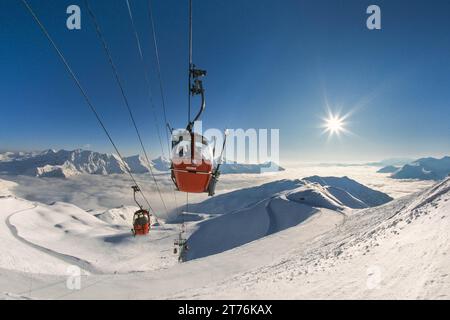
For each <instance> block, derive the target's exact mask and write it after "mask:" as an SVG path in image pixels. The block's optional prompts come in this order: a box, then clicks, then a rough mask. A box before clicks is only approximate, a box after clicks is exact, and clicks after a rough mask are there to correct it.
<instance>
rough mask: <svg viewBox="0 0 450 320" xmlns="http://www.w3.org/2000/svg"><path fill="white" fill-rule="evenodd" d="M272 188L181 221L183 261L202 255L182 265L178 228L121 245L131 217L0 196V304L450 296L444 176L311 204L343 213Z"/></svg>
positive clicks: (325, 195) (449, 193)
mask: <svg viewBox="0 0 450 320" xmlns="http://www.w3.org/2000/svg"><path fill="white" fill-rule="evenodd" d="M1 182H2V181H0V186H1V185H2V183H1ZM289 184H290V185H291V186H292V184H293V188H289ZM272 187H273V188H274V189H278V190H280V189H282V188H283V187H285V188H286V189H285V190H281V191H278V192H275V193H274V194H272V195H271V196H269V197H268V198H266V199H263V200H261V201H259V202H258V203H253V204H249V205H248V206H247V208H245V209H242V210H239V211H235V212H234V213H227V214H224V215H220V216H217V218H213V219H211V220H207V221H203V222H191V223H188V226H187V230H188V234H187V236H189V235H190V240H189V241H190V245H191V250H190V251H189V254H190V255H191V258H193V257H200V256H201V257H202V258H199V259H193V260H191V261H189V262H187V263H184V264H181V265H180V264H177V263H176V258H174V256H173V255H172V253H171V248H172V244H173V239H174V238H175V237H176V235H177V231H178V228H177V226H173V225H166V226H165V227H163V228H160V229H156V230H153V231H154V232H152V233H151V234H150V236H149V237H148V238H145V237H144V238H133V237H130V233H129V231H128V230H126V228H127V224H126V223H125V224H123V225H122V226H121V223H120V221H121V220H122V219H123V218H122V217H120V215H123V216H124V217H125V218H126V219H125V220H127V213H126V211H127V210H130V211H132V210H133V209H132V208H129V209H128V208H117V209H115V210H111V211H109V212H106V213H104V214H100V215H99V216H98V217H101V216H103V219H98V218H96V217H95V216H92V215H90V214H89V213H87V212H85V211H83V210H81V209H79V208H77V207H74V206H72V205H69V204H65V203H55V204H53V205H41V204H39V203H31V202H28V201H25V200H21V199H17V198H15V197H14V196H11V195H9V196H6V197H0V219H1V221H0V250H1V253H2V254H1V255H0V299H1V298H2V297H3V298H40V299H55V298H58V299H103V298H112V299H124V298H128V299H130V298H131V299H149V298H159V299H161V298H178V299H179V298H181V299H183V298H195V299H212V298H231V299H245V298H247V299H249V298H250V299H258V298H263V299H270V298H275V299H279V298H288V299H294V298H307V299H314V298H322V299H323V298H325V299H346V298H356V299H365V298H381V299H386V298H395V299H402V298H403V299H404V298H407V299H449V298H450V259H448V253H449V252H450V179H447V180H445V181H443V182H442V183H439V184H436V185H435V186H434V187H432V188H430V189H428V190H426V191H424V192H422V193H418V194H414V195H411V196H407V197H405V198H402V199H398V200H394V201H391V202H390V203H388V204H385V205H382V206H378V207H374V208H368V209H362V210H349V209H348V208H346V209H344V210H338V211H336V210H330V209H324V208H320V207H318V206H319V205H321V206H323V205H324V204H326V205H330V206H331V207H333V206H334V207H336V206H342V204H341V203H339V202H341V201H342V199H341V200H339V199H338V198H339V197H338V196H337V195H333V194H332V193H331V192H329V190H330V186H319V184H315V183H310V185H308V184H306V183H304V182H300V180H297V181H295V182H292V181H289V180H286V181H283V182H280V184H279V185H278V186H277V188H275V186H272ZM8 188H9V187H8V186H6V184H4V187H3V189H6V190H7V189H8ZM312 188H314V189H315V194H314V192H313V193H310V192H309V193H308V192H306V193H305V191H307V190H310V189H312ZM340 190H342V189H340ZM244 193H245V192H244ZM318 194H320V195H321V196H318ZM235 195H236V194H235ZM289 197H290V198H291V199H289ZM298 201H301V203H300V202H298ZM337 201H339V202H337ZM313 204H314V206H312V205H313ZM122 209H123V210H122ZM239 212H240V213H242V216H241V217H240V214H238V213H239ZM255 219H256V220H255ZM239 220H240V222H239ZM219 222H222V223H219ZM277 231H278V232H277ZM258 234H259V235H262V237H260V238H257V239H254V240H251V237H250V236H253V235H258ZM246 237H247V238H246ZM224 239H225V240H224ZM240 239H244V240H245V239H246V241H245V242H243V243H240V242H242V241H238V240H240ZM224 242H225V243H232V242H235V243H234V247H233V246H231V247H233V248H227V246H225V244H224ZM241 244H242V245H241ZM220 246H223V247H221V248H220V250H216V251H215V252H214V251H213V252H209V253H208V252H207V251H208V250H211V249H210V247H215V248H219V247H220ZM228 249H229V250H228ZM202 252H203V253H202ZM204 252H207V253H208V254H204ZM219 252H220V253H219ZM213 253H219V254H213ZM211 254H212V255H211ZM73 264H75V265H77V266H80V267H82V268H84V269H86V270H88V271H90V275H83V277H82V287H81V290H70V289H68V288H67V286H66V282H67V267H68V266H70V265H73ZM134 271H143V272H134ZM116 272H117V273H116Z"/></svg>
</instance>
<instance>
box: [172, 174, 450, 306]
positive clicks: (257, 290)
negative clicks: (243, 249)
mask: <svg viewBox="0 0 450 320" xmlns="http://www.w3.org/2000/svg"><path fill="white" fill-rule="evenodd" d="M273 240H274V241H276V240H275V239H273ZM449 252H450V179H447V180H445V181H444V182H442V183H439V184H437V185H436V186H435V187H433V188H431V189H429V190H427V191H425V192H422V193H420V194H416V195H412V196H409V197H406V198H402V199H399V200H395V201H392V202H391V203H389V204H386V205H384V206H380V207H376V208H370V209H366V210H361V211H357V212H355V213H353V214H351V215H348V217H347V218H346V220H345V222H344V223H343V224H342V225H340V226H339V227H338V228H336V229H334V230H332V231H330V232H327V233H326V234H324V235H322V236H320V237H317V238H316V239H314V240H312V241H310V242H307V243H299V244H298V247H297V248H295V249H292V250H289V251H286V252H285V254H284V255H283V256H282V257H280V258H278V259H275V260H274V261H273V262H272V263H270V264H268V265H266V266H264V267H260V268H255V269H253V270H251V271H249V272H244V273H241V274H239V275H235V276H233V277H232V278H227V279H225V280H224V281H221V282H220V283H218V284H217V283H215V284H212V285H209V286H207V287H204V288H200V289H199V288H193V289H190V290H188V291H184V292H180V293H179V294H176V295H174V296H173V297H175V298H189V297H196V298H197V299H204V298H208V299H212V298H216V299H217V298H219V299H224V298H230V299H245V298H247V299H248V298H252V299H255V298H256V299H258V298H264V299H271V298H275V299H280V298H285V299H298V298H303V299H317V298H319V299H320V298H325V299H349V298H356V299H366V298H377V299H380V298H381V299H405V298H406V299H449V298H450V259H449V258H448V254H449Z"/></svg>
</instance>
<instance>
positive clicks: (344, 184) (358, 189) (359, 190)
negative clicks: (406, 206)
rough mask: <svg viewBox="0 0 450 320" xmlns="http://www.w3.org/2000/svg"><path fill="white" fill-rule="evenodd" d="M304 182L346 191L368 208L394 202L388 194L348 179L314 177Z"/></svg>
mask: <svg viewBox="0 0 450 320" xmlns="http://www.w3.org/2000/svg"><path fill="white" fill-rule="evenodd" d="M304 180H307V181H310V182H315V183H318V184H320V185H322V186H330V187H333V188H335V189H341V190H344V191H346V192H348V193H349V194H351V195H352V196H354V197H355V198H357V199H358V200H360V201H362V202H363V203H365V204H366V205H367V206H368V207H374V206H379V205H382V204H385V203H387V202H389V201H391V200H392V198H391V197H390V196H388V195H387V194H385V193H383V192H380V191H377V190H373V189H371V188H368V187H366V186H364V185H362V184H360V183H358V182H357V181H355V180H352V179H350V178H348V177H342V178H338V177H319V176H312V177H308V178H305V179H304Z"/></svg>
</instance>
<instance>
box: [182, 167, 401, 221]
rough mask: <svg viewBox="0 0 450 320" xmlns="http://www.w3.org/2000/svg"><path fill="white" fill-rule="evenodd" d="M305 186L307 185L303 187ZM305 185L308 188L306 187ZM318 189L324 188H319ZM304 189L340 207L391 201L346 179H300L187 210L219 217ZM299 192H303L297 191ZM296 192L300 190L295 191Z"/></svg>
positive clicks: (221, 197) (231, 194)
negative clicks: (317, 192) (285, 193)
mask: <svg viewBox="0 0 450 320" xmlns="http://www.w3.org/2000/svg"><path fill="white" fill-rule="evenodd" d="M305 186H307V187H306V188H305ZM308 186H311V188H309V187H308ZM320 186H322V187H324V188H320ZM297 188H304V192H305V193H306V192H310V191H313V190H320V191H319V193H320V194H321V195H322V194H323V195H325V194H326V195H329V196H330V197H333V199H335V200H336V199H337V200H336V201H337V202H338V203H339V204H338V206H340V207H343V206H345V207H349V208H353V209H361V208H367V207H372V206H377V205H381V204H385V203H387V202H389V201H391V200H392V198H391V197H389V196H388V195H387V194H385V193H383V192H380V191H376V190H373V189H370V188H368V187H366V186H364V185H362V184H360V183H358V182H356V181H354V180H352V179H349V178H348V177H342V178H338V177H319V176H314V177H309V178H305V179H302V180H298V179H297V180H287V179H284V180H278V181H273V182H269V183H266V184H263V185H260V186H257V187H250V188H245V189H240V190H236V191H232V192H229V193H226V194H221V195H218V196H215V197H214V198H209V199H207V200H205V201H203V202H202V203H199V204H192V205H190V211H191V212H196V213H206V214H222V213H225V212H231V211H236V210H239V209H242V208H245V207H248V206H251V205H253V204H255V203H257V202H259V201H262V200H264V199H267V198H270V197H273V196H275V195H277V194H279V193H282V192H284V191H291V190H296V189H297ZM299 190H303V189H299ZM299 192H300V191H299Z"/></svg>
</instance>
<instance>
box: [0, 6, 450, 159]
mask: <svg viewBox="0 0 450 320" xmlns="http://www.w3.org/2000/svg"><path fill="white" fill-rule="evenodd" d="M29 2H30V4H31V5H32V6H33V8H34V10H35V11H36V13H37V14H38V15H39V17H40V18H41V20H42V21H43V23H44V24H45V25H46V26H47V28H48V30H49V32H50V33H51V35H52V36H53V37H54V39H55V41H56V42H57V43H58V45H59V46H60V47H61V49H62V51H63V52H64V53H65V54H66V56H67V59H68V60H69V62H70V64H71V65H72V66H73V69H74V70H75V72H76V73H77V74H78V75H79V78H80V80H81V82H82V83H83V85H84V87H85V88H86V89H87V91H88V94H89V95H90V96H91V98H92V100H93V101H94V103H95V105H96V107H97V108H98V110H99V112H100V114H101V116H102V117H103V118H104V120H105V123H106V126H107V127H108V129H109V130H110V131H111V133H112V136H113V138H114V139H115V140H116V142H117V144H118V146H119V148H120V149H121V150H122V151H123V153H124V154H135V153H138V152H139V151H140V149H139V144H138V140H137V138H136V135H135V132H134V129H133V127H132V125H131V122H130V120H129V117H128V114H127V111H126V109H125V107H124V105H123V102H122V99H121V96H120V92H119V90H118V88H117V85H116V83H115V82H114V80H113V77H112V73H111V70H110V67H109V65H108V64H107V61H106V58H105V55H104V52H103V51H102V48H101V46H100V42H99V41H98V39H97V37H96V34H95V31H94V29H93V27H92V24H91V21H90V20H89V18H88V16H87V13H86V12H85V11H83V16H82V30H80V31H69V30H67V28H66V26H65V23H66V18H67V15H66V13H65V11H66V8H67V6H68V5H70V4H79V5H80V6H81V8H82V10H84V7H83V5H82V4H83V3H82V1H77V0H71V1H63V0H61V1H50V0H48V1H42V0H41V1H38V0H29ZM131 3H132V5H133V9H134V13H135V19H136V22H137V26H138V29H139V32H140V35H141V39H142V41H143V43H144V48H143V49H144V55H145V58H146V64H147V67H148V69H149V70H150V75H151V82H152V89H153V93H154V99H155V103H156V107H157V108H158V112H159V113H158V116H159V120H160V121H159V122H160V123H161V127H162V109H161V103H160V102H161V98H160V95H159V89H158V83H157V78H156V65H155V56H154V49H153V46H152V44H151V42H150V40H151V38H150V37H151V34H150V29H149V21H148V19H147V14H146V11H145V10H146V1H145V0H142V1H141V0H131ZM370 4H377V5H379V6H380V7H381V11H382V30H376V31H369V30H368V29H367V28H366V19H367V16H368V15H367V14H366V13H365V11H366V8H367V6H368V5H370ZM91 5H92V7H93V10H94V11H95V12H96V15H97V17H98V19H99V22H100V24H101V27H102V29H103V30H104V33H105V37H106V39H107V41H108V44H109V46H110V48H111V50H112V53H113V58H114V60H115V62H116V64H117V66H118V69H119V72H120V75H121V77H122V79H123V80H124V82H125V90H126V92H127V95H128V97H129V98H130V105H131V107H132V108H133V110H134V111H135V114H136V118H137V122H138V125H139V127H140V130H141V132H142V134H143V136H144V142H145V143H146V146H147V147H148V149H149V150H150V151H151V154H152V155H156V154H158V153H160V149H159V141H158V140H157V136H156V130H155V126H154V120H153V117H152V113H151V109H150V107H149V103H148V99H147V93H146V87H145V78H144V72H145V71H144V70H142V67H141V64H140V61H139V59H138V52H137V49H136V45H135V42H134V38H133V34H132V29H131V24H130V22H129V19H128V16H127V11H126V4H125V1H124V0H108V1H106V0H91ZM153 9H154V14H155V23H156V29H157V36H158V39H159V45H160V54H161V67H162V73H163V74H162V76H163V80H164V86H165V91H166V100H167V112H168V116H169V121H170V122H171V124H172V126H174V127H185V125H186V121H187V120H186V117H187V116H186V113H187V93H186V77H187V75H186V69H187V45H188V42H187V10H188V7H187V1H182V0H164V1H163V0H153ZM448 12H450V2H448V1H444V0H442V1H438V0H437V1H433V2H432V3H431V2H429V1H361V0H348V1H337V0H336V1H331V0H329V1H299V0H281V1H275V0H226V1H225V0H194V30H195V37H194V44H195V47H194V62H195V63H196V64H197V65H198V66H199V67H202V68H205V69H207V70H208V77H207V78H206V79H205V81H204V83H205V87H206V90H207V91H206V92H207V111H206V112H205V115H204V117H203V121H204V126H205V127H207V128H208V127H214V128H225V127H229V128H244V129H247V128H279V129H280V143H281V160H282V161H288V160H290V161H292V160H296V161H321V162H325V161H352V160H353V161H357V160H362V161H363V160H376V159H381V158H386V157H393V156H411V157H416V156H425V155H434V156H441V155H444V154H449V153H450V152H449V151H450V125H449V123H450V90H449V88H450V32H449V31H450V19H448ZM0 40H1V42H2V49H1V50H0V64H1V70H2V71H1V76H0V108H1V109H0V110H1V116H0V149H1V150H38V149H46V148H55V149H59V148H66V149H74V148H88V149H93V150H97V151H103V152H112V151H113V149H112V147H111V146H110V145H109V142H108V140H107V139H106V137H105V135H104V133H103V132H102V131H101V129H100V128H99V126H98V124H97V123H96V120H95V118H94V117H93V115H92V113H91V112H90V110H89V109H88V107H87V105H86V104H85V102H84V100H83V99H82V96H81V95H80V93H79V91H78V89H77V88H76V87H75V86H74V83H73V81H72V80H71V79H70V78H69V77H68V75H67V73H66V71H65V69H64V67H63V65H62V64H61V62H60V61H59V60H58V58H57V56H56V54H55V53H54V51H53V49H52V48H51V47H50V46H49V43H48V41H47V40H46V38H45V37H44V36H43V35H42V33H41V31H40V30H39V29H38V27H37V26H36V24H35V22H34V21H33V20H32V18H31V16H30V15H29V14H28V13H27V12H26V10H25V8H24V7H23V5H22V4H21V3H20V1H16V0H4V1H1V3H0ZM327 104H328V105H329V107H330V108H331V110H333V111H335V112H337V111H338V110H341V114H346V113H348V112H350V111H352V113H351V116H350V117H349V118H348V121H347V122H348V123H347V129H348V130H350V131H351V132H352V134H351V135H342V136H341V137H340V138H338V137H333V138H331V139H327V136H326V135H323V134H321V133H322V129H321V128H320V125H321V123H322V119H321V118H322V117H323V116H325V114H326V105H327ZM161 130H162V129H161Z"/></svg>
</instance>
